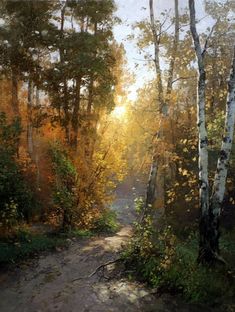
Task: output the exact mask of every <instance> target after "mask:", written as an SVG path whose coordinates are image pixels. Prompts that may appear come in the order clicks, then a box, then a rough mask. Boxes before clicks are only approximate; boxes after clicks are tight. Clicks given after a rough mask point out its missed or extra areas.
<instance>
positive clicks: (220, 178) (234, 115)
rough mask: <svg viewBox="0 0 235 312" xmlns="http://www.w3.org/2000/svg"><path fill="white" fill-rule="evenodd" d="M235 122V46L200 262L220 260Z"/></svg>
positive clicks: (201, 245)
mask: <svg viewBox="0 0 235 312" xmlns="http://www.w3.org/2000/svg"><path fill="white" fill-rule="evenodd" d="M234 122H235V46H234V54H233V61H232V69H231V73H230V79H229V81H228V95H227V104H226V116H225V125H224V135H223V140H222V144H221V150H220V155H219V158H218V162H217V168H216V173H215V178H214V184H213V189H212V195H211V198H210V208H209V224H208V226H207V228H206V230H205V232H203V233H202V235H203V241H201V244H200V249H199V260H200V261H202V262H207V263H210V262H214V261H216V260H221V258H220V256H219V253H220V250H219V236H220V232H219V221H220V215H221V206H222V202H223V199H224V194H225V185H226V179H227V171H228V165H229V158H230V154H231V150H232V141H233V134H234Z"/></svg>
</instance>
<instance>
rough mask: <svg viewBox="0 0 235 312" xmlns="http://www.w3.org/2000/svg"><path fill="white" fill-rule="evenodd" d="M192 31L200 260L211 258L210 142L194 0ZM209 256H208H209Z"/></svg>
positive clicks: (190, 5)
mask: <svg viewBox="0 0 235 312" xmlns="http://www.w3.org/2000/svg"><path fill="white" fill-rule="evenodd" d="M189 12H190V30H191V34H192V37H193V42H194V48H195V52H196V57H197V64H198V74H199V79H198V90H197V126H198V137H199V138H198V139H199V142H198V152H199V162H198V166H199V206H200V239H199V258H201V259H204V258H207V257H208V258H209V257H210V255H209V254H210V246H209V243H208V236H210V234H208V226H209V183H208V140H207V130H206V117H205V87H206V85H205V80H206V73H205V68H204V57H203V53H202V48H201V45H200V40H199V36H198V33H197V29H196V16H195V15H196V14H195V3H194V0H189ZM207 254H208V255H207Z"/></svg>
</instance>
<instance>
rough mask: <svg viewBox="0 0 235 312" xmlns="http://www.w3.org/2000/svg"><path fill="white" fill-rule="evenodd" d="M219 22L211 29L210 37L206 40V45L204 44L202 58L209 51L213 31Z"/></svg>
mask: <svg viewBox="0 0 235 312" xmlns="http://www.w3.org/2000/svg"><path fill="white" fill-rule="evenodd" d="M218 22H219V20H217V21H216V23H215V24H214V25H213V27H212V28H211V31H210V33H209V35H208V36H207V38H206V41H205V44H204V48H203V51H202V56H204V54H205V53H206V51H207V48H208V42H209V40H210V38H211V36H212V34H213V31H214V29H215V26H216V25H217V24H218Z"/></svg>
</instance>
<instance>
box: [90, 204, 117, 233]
mask: <svg viewBox="0 0 235 312" xmlns="http://www.w3.org/2000/svg"><path fill="white" fill-rule="evenodd" d="M117 229H118V223H117V215H116V213H115V212H114V211H112V210H108V209H107V210H105V211H104V212H102V213H101V215H100V217H99V218H98V219H96V220H95V221H94V224H93V227H92V230H93V231H95V232H97V233H102V232H106V233H115V232H116V231H117Z"/></svg>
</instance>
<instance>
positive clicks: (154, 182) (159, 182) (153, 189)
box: [144, 0, 179, 214]
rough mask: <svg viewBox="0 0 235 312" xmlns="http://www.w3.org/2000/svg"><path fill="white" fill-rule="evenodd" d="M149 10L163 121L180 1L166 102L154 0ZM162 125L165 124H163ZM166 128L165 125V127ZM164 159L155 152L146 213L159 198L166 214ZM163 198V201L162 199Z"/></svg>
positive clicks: (173, 57)
mask: <svg viewBox="0 0 235 312" xmlns="http://www.w3.org/2000/svg"><path fill="white" fill-rule="evenodd" d="M149 9H150V24H151V30H152V35H153V42H154V51H155V58H154V64H155V70H156V74H157V88H158V102H159V107H160V114H161V117H162V119H165V118H166V117H167V115H168V105H169V98H170V95H171V92H172V81H173V75H174V66H175V58H176V55H177V48H178V42H179V8H178V0H175V36H174V42H173V47H172V58H171V62H170V67H169V73H168V84H167V92H166V100H164V92H163V83H162V71H161V67H160V56H159V53H160V34H157V31H156V25H155V17H154V8H153V0H149ZM161 124H164V122H162V123H161ZM163 128H164V125H163ZM158 138H161V139H162V140H164V139H165V133H164V131H163V130H161V129H160V131H159V134H158V135H157V139H158ZM164 162H165V161H164V159H160V157H159V156H157V155H156V150H154V154H153V157H152V164H151V169H150V174H149V180H148V185H147V191H146V201H145V209H144V211H145V212H144V213H146V212H147V211H148V210H149V207H152V206H154V203H156V201H157V197H159V198H158V205H157V206H158V208H159V207H161V208H162V214H163V213H164V207H162V206H164V205H165V203H164V191H165V179H163V177H162V176H161V175H162V174H163V170H162V167H163V165H164ZM160 197H162V200H161V198H160Z"/></svg>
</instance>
